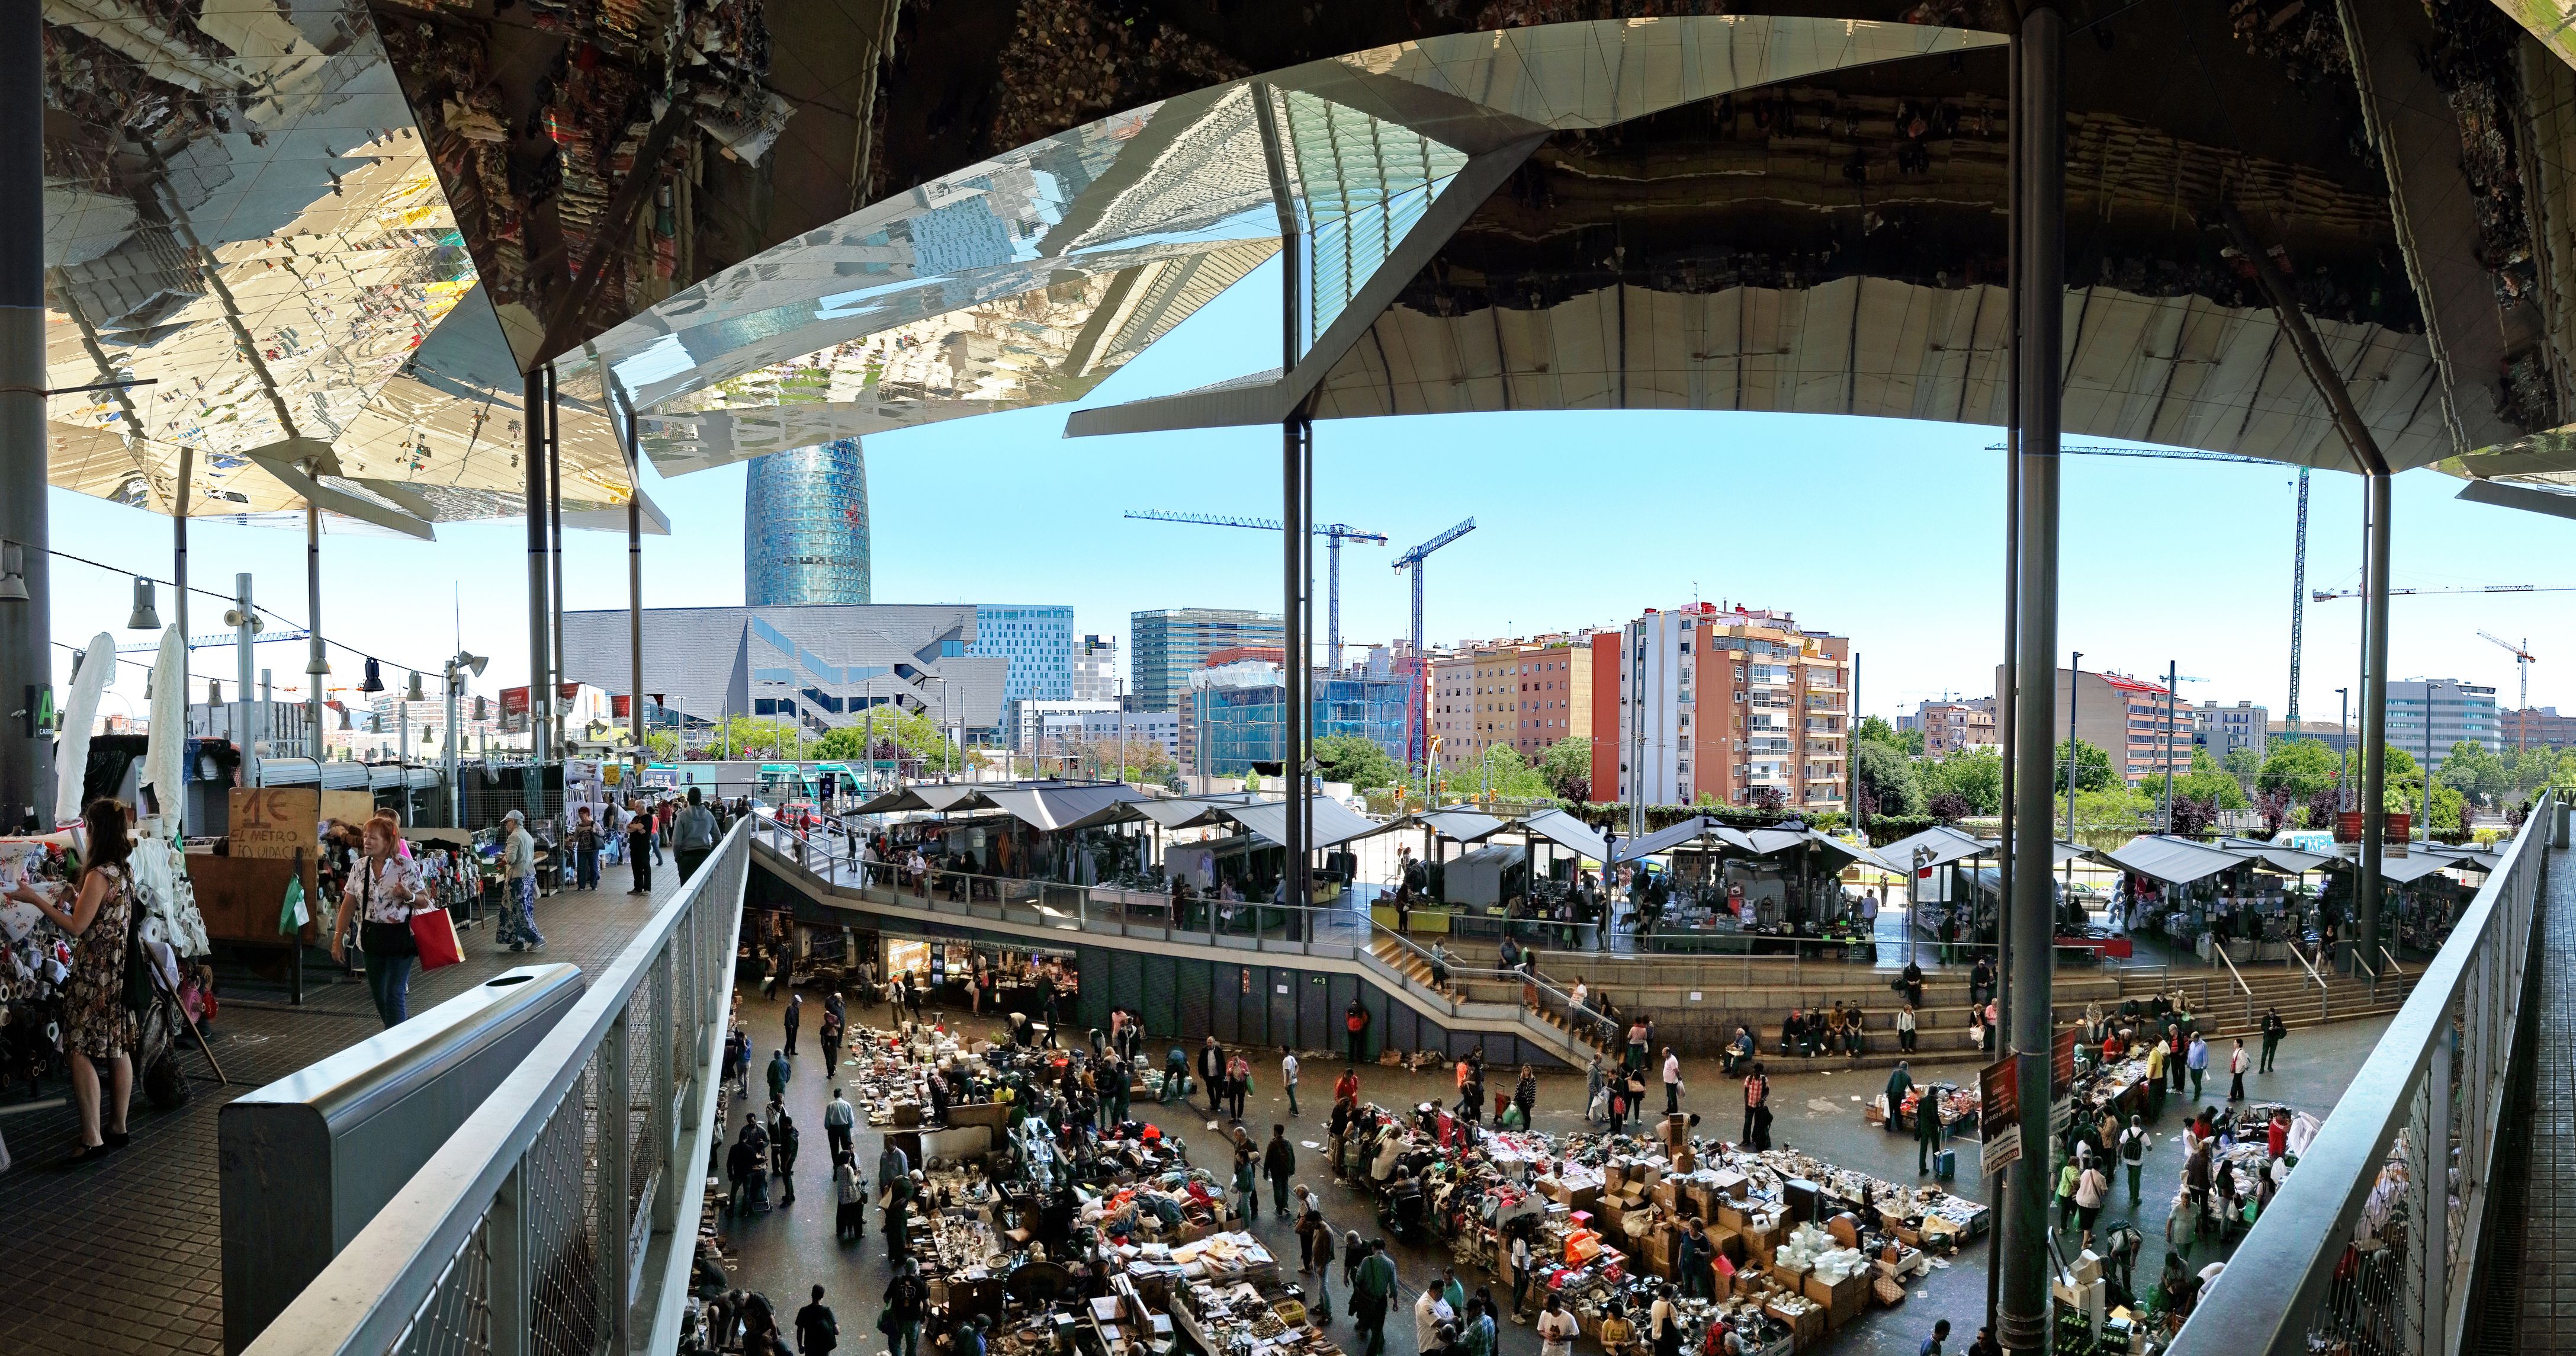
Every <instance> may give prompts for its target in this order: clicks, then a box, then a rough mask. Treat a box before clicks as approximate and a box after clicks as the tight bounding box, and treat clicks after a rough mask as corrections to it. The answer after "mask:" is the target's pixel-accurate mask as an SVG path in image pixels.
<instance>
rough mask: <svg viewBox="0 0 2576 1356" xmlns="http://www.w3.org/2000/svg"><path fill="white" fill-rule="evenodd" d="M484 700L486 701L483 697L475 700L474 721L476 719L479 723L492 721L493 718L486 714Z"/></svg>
mask: <svg viewBox="0 0 2576 1356" xmlns="http://www.w3.org/2000/svg"><path fill="white" fill-rule="evenodd" d="M483 700H484V699H483V698H481V697H477V698H475V699H474V719H475V720H477V721H485V720H490V719H491V718H492V717H491V716H490V715H488V714H486V713H485V711H484V707H483Z"/></svg>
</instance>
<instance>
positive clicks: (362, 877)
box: [331, 814, 429, 1026]
mask: <svg viewBox="0 0 2576 1356" xmlns="http://www.w3.org/2000/svg"><path fill="white" fill-rule="evenodd" d="M365 842H366V851H365V853H364V854H363V855H362V856H360V857H359V859H358V861H357V862H356V863H355V864H354V865H353V866H352V867H351V869H350V871H349V877H348V881H347V883H346V884H344V885H342V886H341V887H340V912H339V916H338V917H337V918H335V919H333V920H332V924H331V959H332V961H333V962H335V963H339V962H343V961H344V960H345V959H346V958H345V956H344V955H343V950H344V944H343V941H342V939H343V938H345V937H346V936H347V935H348V931H349V917H350V915H352V914H355V915H357V918H358V949H359V950H360V951H361V952H363V953H364V954H365V956H366V959H367V992H368V993H369V994H370V995H372V996H373V997H374V998H375V1000H376V1017H377V1019H378V1020H379V1021H382V1022H383V1023H384V1024H385V1025H387V1026H393V1025H395V1024H397V1023H399V1022H401V1021H402V1020H403V1019H404V1018H406V1017H408V1016H410V1015H411V1011H410V1009H411V966H412V961H413V959H414V958H415V957H417V956H419V955H420V946H419V944H418V943H416V942H414V941H413V940H412V935H411V914H412V910H413V909H415V908H419V907H422V906H423V905H425V904H427V903H428V902H429V901H428V899H427V897H426V894H425V892H424V891H423V890H422V888H421V883H420V868H419V867H418V866H417V865H416V864H414V862H413V860H412V859H411V858H409V857H407V856H404V855H402V853H401V852H400V851H399V850H398V849H400V848H401V846H402V829H401V828H400V827H399V826H397V825H396V824H395V823H394V819H393V816H391V815H381V814H380V815H377V816H376V817H375V818H373V819H370V820H368V821H367V827H366V835H365Z"/></svg>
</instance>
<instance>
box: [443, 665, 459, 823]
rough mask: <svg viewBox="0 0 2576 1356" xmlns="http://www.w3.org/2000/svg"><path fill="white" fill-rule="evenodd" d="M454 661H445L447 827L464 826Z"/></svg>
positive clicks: (444, 759) (444, 760)
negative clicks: (458, 758) (459, 770)
mask: <svg viewBox="0 0 2576 1356" xmlns="http://www.w3.org/2000/svg"><path fill="white" fill-rule="evenodd" d="M457 743H458V740H457V738H456V661H455V660H453V659H450V660H448V661H447V747H446V749H445V750H444V751H443V752H444V754H445V756H444V758H443V759H442V760H441V761H442V762H444V763H445V764H446V767H447V827H449V828H451V829H461V828H464V827H465V793H464V792H463V791H461V790H459V789H458V787H457V785H456V747H457Z"/></svg>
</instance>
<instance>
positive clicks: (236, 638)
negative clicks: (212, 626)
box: [233, 574, 268, 786]
mask: <svg viewBox="0 0 2576 1356" xmlns="http://www.w3.org/2000/svg"><path fill="white" fill-rule="evenodd" d="M257 615H258V614H256V613H254V612H252V611H251V610H250V576H249V575H247V574H236V575H234V576H233V616H234V617H235V618H236V620H235V621H234V623H233V695H234V699H235V700H237V701H239V702H240V703H241V720H240V721H239V722H237V724H236V729H235V735H236V736H237V737H238V739H239V740H240V742H241V758H242V771H243V774H244V775H243V779H242V780H243V783H244V784H245V785H249V786H258V785H259V784H260V781H261V778H260V768H259V760H260V748H259V744H260V741H261V740H262V739H263V738H265V737H266V736H267V734H268V729H267V725H268V721H267V717H268V709H267V708H266V707H264V706H262V705H260V704H258V703H256V702H254V701H252V700H251V696H250V694H251V693H252V691H253V690H254V689H253V688H252V687H251V648H250V647H251V636H252V635H253V632H252V630H251V623H252V621H253V620H255V619H256V617H257ZM254 711H256V712H258V713H259V719H258V720H256V721H254V720H253V719H252V717H251V713H252V712H254Z"/></svg>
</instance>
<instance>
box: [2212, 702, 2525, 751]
mask: <svg viewBox="0 0 2576 1356" xmlns="http://www.w3.org/2000/svg"><path fill="white" fill-rule="evenodd" d="M2492 704H2493V703H2490V705H2492ZM2271 738H2272V709H2271V708H2270V707H2268V706H2263V705H2259V704H2257V703H2255V702H2249V701H2240V702H2238V703H2236V704H2235V705H2233V706H2222V705H2220V704H2219V703H2217V702H2202V703H2201V704H2200V705H2198V706H2195V707H2193V708H2192V709H2191V742H2192V743H2193V744H2194V745H2196V746H2197V747H2199V748H2203V749H2206V750H2208V751H2209V756H2210V757H2211V758H2212V759H2215V760H2216V761H2218V762H2219V763H2221V764H2224V763H2225V762H2226V761H2227V755H2229V754H2231V753H2233V752H2235V751H2236V750H2238V749H2252V750H2253V751H2254V756H2255V757H2256V758H2258V759H2259V758H2261V757H2263V756H2264V755H2265V753H2266V751H2267V750H2268V749H2269V748H2270V746H2271Z"/></svg>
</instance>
